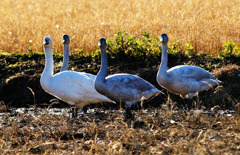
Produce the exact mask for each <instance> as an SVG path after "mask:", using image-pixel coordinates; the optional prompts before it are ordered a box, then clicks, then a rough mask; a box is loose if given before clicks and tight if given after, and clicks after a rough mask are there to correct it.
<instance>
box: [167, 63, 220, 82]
mask: <svg viewBox="0 0 240 155" xmlns="http://www.w3.org/2000/svg"><path fill="white" fill-rule="evenodd" d="M167 73H168V74H169V75H170V76H171V77H175V78H184V79H186V80H187V79H195V80H197V81H201V80H203V79H209V78H212V79H216V78H215V77H214V76H213V75H212V74H211V73H209V72H208V71H206V70H204V69H203V68H201V67H197V66H190V65H179V66H175V67H172V68H171V69H169V70H167Z"/></svg>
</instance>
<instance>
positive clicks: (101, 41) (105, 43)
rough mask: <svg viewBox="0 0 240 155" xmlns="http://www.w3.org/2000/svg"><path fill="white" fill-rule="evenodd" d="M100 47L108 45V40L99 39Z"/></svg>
mask: <svg viewBox="0 0 240 155" xmlns="http://www.w3.org/2000/svg"><path fill="white" fill-rule="evenodd" d="M98 46H99V47H106V46H107V42H106V40H105V39H104V38H101V39H99V43H98Z"/></svg>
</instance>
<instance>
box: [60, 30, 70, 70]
mask: <svg viewBox="0 0 240 155" xmlns="http://www.w3.org/2000/svg"><path fill="white" fill-rule="evenodd" d="M62 43H63V49H64V52H63V65H62V68H61V70H60V72H62V71H66V70H68V62H69V44H70V38H69V36H68V35H66V34H64V35H63V38H62Z"/></svg>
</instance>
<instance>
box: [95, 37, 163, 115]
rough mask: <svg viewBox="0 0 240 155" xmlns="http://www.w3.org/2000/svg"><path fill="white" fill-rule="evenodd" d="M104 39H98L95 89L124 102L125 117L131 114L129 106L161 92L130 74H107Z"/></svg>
mask: <svg viewBox="0 0 240 155" xmlns="http://www.w3.org/2000/svg"><path fill="white" fill-rule="evenodd" d="M106 46H107V43H106V40H105V39H104V38H101V39H100V40H99V47H100V49H101V68H100V71H99V72H98V74H97V76H96V79H95V88H96V90H97V91H98V92H99V93H101V94H103V95H105V96H107V97H108V98H110V99H112V100H114V101H117V102H125V105H126V108H127V112H126V114H127V117H128V116H130V117H131V116H132V115H131V111H130V107H131V106H132V105H133V104H135V103H136V102H138V101H141V100H143V99H148V98H150V97H151V96H154V95H157V94H159V93H162V92H161V91H160V90H158V89H157V88H155V87H154V86H153V85H152V84H150V83H149V82H147V81H145V80H144V79H142V78H140V77H138V76H136V75H131V74H114V75H110V76H108V77H106V75H107V53H106Z"/></svg>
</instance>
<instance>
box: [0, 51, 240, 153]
mask: <svg viewBox="0 0 240 155" xmlns="http://www.w3.org/2000/svg"><path fill="white" fill-rule="evenodd" d="M61 60H62V57H60V56H55V66H56V67H55V72H59V70H60V67H61ZM70 60H71V61H70V68H73V69H74V70H75V71H85V72H89V73H93V74H96V73H97V72H98V69H99V67H100V59H99V58H91V57H82V58H81V59H80V58H79V57H77V56H71V57H70ZM159 60H160V58H158V59H157V60H156V59H154V58H153V59H148V60H142V59H141V60H139V59H134V58H124V57H115V58H114V57H111V58H109V74H114V73H120V72H126V73H131V74H137V75H139V76H140V77H142V78H144V79H146V80H148V81H149V82H151V83H152V84H153V85H155V86H156V87H157V88H159V89H160V90H162V91H163V92H164V93H165V94H166V95H159V96H157V97H154V98H152V99H150V100H148V101H145V102H144V103H143V104H140V103H138V104H137V105H136V106H135V107H133V108H132V112H133V113H134V117H135V119H133V120H125V119H124V111H125V110H124V108H122V107H124V105H119V104H117V105H113V104H108V103H104V104H101V103H99V104H94V105H89V106H86V107H85V108H84V110H85V113H81V114H79V115H78V117H77V118H70V117H69V110H70V109H69V105H68V104H66V103H64V102H61V101H59V100H57V99H56V98H54V97H53V96H51V95H49V94H47V93H45V92H44V91H43V90H42V88H41V86H40V83H39V79H40V76H41V73H42V71H43V68H44V62H45V61H44V55H42V54H34V55H31V56H29V55H9V56H6V55H0V70H1V72H0V73H1V74H0V79H1V83H0V84H1V87H0V101H1V102H0V140H1V144H0V153H1V154H49V153H51V154H70V153H71V154H87V153H89V154H238V153H239V152H240V136H239V135H240V130H239V127H240V125H239V120H240V118H239V114H240V104H239V102H238V101H239V99H240V91H239V90H240V80H239V75H240V71H239V65H240V64H239V62H240V61H239V58H235V57H234V58H226V59H225V60H220V59H214V58H210V57H206V56H196V57H192V58H187V57H185V56H183V55H178V56H173V55H170V56H169V67H172V66H175V65H178V64H191V65H198V66H202V67H204V68H205V69H207V70H209V71H211V72H212V73H213V74H214V75H215V76H216V77H218V78H219V80H221V81H223V82H224V83H223V85H222V86H219V87H218V88H215V89H213V90H209V91H205V92H202V93H200V94H199V98H194V100H183V99H181V98H180V97H179V96H176V95H173V94H171V93H168V92H167V91H166V90H164V89H162V88H161V87H160V86H159V85H158V84H157V82H156V80H155V78H156V73H157V70H158V64H159V62H160V61H159Z"/></svg>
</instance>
